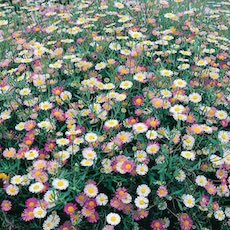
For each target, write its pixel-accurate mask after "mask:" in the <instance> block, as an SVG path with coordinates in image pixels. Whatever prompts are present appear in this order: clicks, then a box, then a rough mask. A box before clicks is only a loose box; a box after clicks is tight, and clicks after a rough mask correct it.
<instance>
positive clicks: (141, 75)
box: [133, 72, 147, 83]
mask: <svg viewBox="0 0 230 230" xmlns="http://www.w3.org/2000/svg"><path fill="white" fill-rule="evenodd" d="M146 77H147V74H146V73H145V72H140V73H136V74H135V75H134V76H133V79H134V80H136V81H138V82H141V83H144V82H145V80H146Z"/></svg>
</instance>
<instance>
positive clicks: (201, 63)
mask: <svg viewBox="0 0 230 230" xmlns="http://www.w3.org/2000/svg"><path fill="white" fill-rule="evenodd" d="M207 64H208V63H207V62H206V61H205V60H199V61H197V62H196V65H197V66H206V65H207Z"/></svg>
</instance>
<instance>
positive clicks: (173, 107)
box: [169, 105, 185, 113]
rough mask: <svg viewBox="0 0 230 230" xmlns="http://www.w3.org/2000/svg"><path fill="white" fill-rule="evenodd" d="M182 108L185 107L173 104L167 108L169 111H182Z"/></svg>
mask: <svg viewBox="0 0 230 230" xmlns="http://www.w3.org/2000/svg"><path fill="white" fill-rule="evenodd" d="M184 110H185V107H184V106H183V105H174V106H172V107H171V108H170V109H169V111H170V112H171V113H183V112H184Z"/></svg>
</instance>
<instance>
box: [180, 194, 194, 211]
mask: <svg viewBox="0 0 230 230" xmlns="http://www.w3.org/2000/svg"><path fill="white" fill-rule="evenodd" d="M182 201H183V203H184V205H185V206H186V207H188V208H193V207H194V206H195V199H194V197H193V196H192V195H189V194H184V195H182Z"/></svg>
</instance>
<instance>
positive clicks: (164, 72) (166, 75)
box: [160, 69, 173, 77]
mask: <svg viewBox="0 0 230 230" xmlns="http://www.w3.org/2000/svg"><path fill="white" fill-rule="evenodd" d="M160 74H161V75H162V76H164V77H171V76H172V75H173V71H171V70H167V69H163V70H161V71H160Z"/></svg>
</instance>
